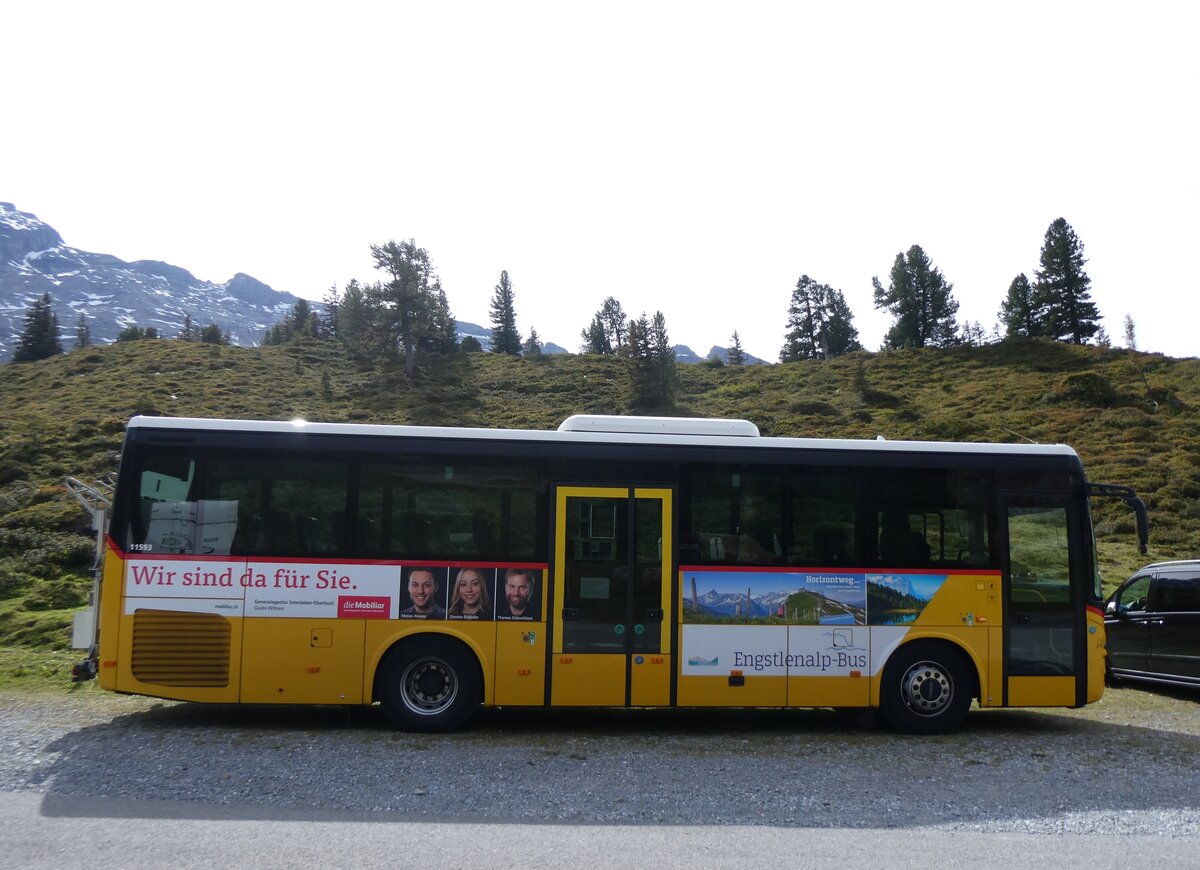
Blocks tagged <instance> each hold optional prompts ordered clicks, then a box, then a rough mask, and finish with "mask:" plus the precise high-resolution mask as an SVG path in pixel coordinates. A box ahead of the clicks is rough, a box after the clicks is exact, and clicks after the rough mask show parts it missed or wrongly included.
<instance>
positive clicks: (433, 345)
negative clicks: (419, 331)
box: [420, 279, 458, 354]
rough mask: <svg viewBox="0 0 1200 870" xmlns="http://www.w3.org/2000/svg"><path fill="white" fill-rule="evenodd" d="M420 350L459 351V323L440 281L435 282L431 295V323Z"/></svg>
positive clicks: (430, 351)
mask: <svg viewBox="0 0 1200 870" xmlns="http://www.w3.org/2000/svg"><path fill="white" fill-rule="evenodd" d="M420 348H421V350H423V351H426V352H428V353H440V354H447V353H454V352H455V351H456V350H458V321H457V320H455V319H454V315H453V314H452V313H451V312H450V301H449V300H448V299H447V298H446V291H445V290H443V289H442V282H441V280H440V279H438V280H435V281H434V284H433V287H432V288H431V294H430V305H429V321H428V323H427V324H426V325H425V334H424V335H423V336H422V338H421V342H420Z"/></svg>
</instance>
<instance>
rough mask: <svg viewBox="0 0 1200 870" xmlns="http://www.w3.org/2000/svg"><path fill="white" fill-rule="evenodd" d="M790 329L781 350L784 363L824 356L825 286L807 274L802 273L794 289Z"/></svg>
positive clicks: (789, 318)
mask: <svg viewBox="0 0 1200 870" xmlns="http://www.w3.org/2000/svg"><path fill="white" fill-rule="evenodd" d="M787 329H788V331H787V335H786V336H785V338H784V343H783V349H782V350H781V351H779V361H780V362H795V361H796V360H802V359H820V358H821V357H822V353H821V344H820V340H821V339H820V332H821V285H820V284H818V283H817V282H816V281H814V280H813V279H812V278H810V277H808V276H807V275H801V276H800V278H799V280H798V281H796V289H795V290H793V291H792V300H791V302H790V303H789V305H788V320H787Z"/></svg>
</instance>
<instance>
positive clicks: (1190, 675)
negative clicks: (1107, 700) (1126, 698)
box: [1104, 560, 1200, 688]
mask: <svg viewBox="0 0 1200 870" xmlns="http://www.w3.org/2000/svg"><path fill="white" fill-rule="evenodd" d="M1104 628H1105V631H1106V632H1107V633H1108V660H1107V663H1106V668H1107V671H1108V676H1109V679H1110V680H1146V681H1149V682H1153V683H1167V684H1170V685H1176V686H1195V687H1196V688H1200V560H1189V561H1185V562H1157V563H1155V564H1153V565H1147V566H1146V567H1145V568H1143V569H1142V570H1140V571H1138V572H1137V573H1136V574H1134V575H1133V576H1132V577H1130V578H1129V579H1128V580H1126V581H1125V582H1124V583H1123V584H1122V585H1121V588H1119V589H1118V590H1117V591H1116V592H1114V593H1113V594H1112V597H1111V598H1109V599H1108V603H1107V604H1106V605H1105V607H1104Z"/></svg>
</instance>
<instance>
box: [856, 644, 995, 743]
mask: <svg viewBox="0 0 1200 870" xmlns="http://www.w3.org/2000/svg"><path fill="white" fill-rule="evenodd" d="M972 685H973V684H972V682H971V677H970V672H969V671H968V669H967V662H966V660H965V659H964V658H963V656H962V653H960V652H958V651H957V650H955V649H954V648H953V647H951V646H949V645H947V644H942V643H929V642H922V641H917V642H916V643H911V644H905V645H904V646H902V647H900V649H898V650H897V651H896V652H895V653H894V654H893V655H892V657H891V659H890V660H889V661H888V663H887V666H886V667H884V669H883V680H882V682H881V684H880V687H879V692H880V696H879V706H880V709H881V710H882V711H883V717H884V719H886V720H887V722H888V724H889V725H891V726H892V727H893V728H895V729H896V730H897V731H900V732H903V733H905V734H945V733H946V732H948V731H953V730H954V729H955V728H957V727H958V726H959V725H961V724H962V721H963V719H964V718H966V715H967V710H968V709H969V708H970V706H971V693H972Z"/></svg>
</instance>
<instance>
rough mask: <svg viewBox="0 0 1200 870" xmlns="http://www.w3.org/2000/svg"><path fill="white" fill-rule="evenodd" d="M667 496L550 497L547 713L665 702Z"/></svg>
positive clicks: (567, 489)
mask: <svg viewBox="0 0 1200 870" xmlns="http://www.w3.org/2000/svg"><path fill="white" fill-rule="evenodd" d="M672 495H673V493H672V491H671V490H670V489H659V488H650V487H636V486H629V487H582V486H560V487H557V488H556V490H555V502H554V503H555V542H554V554H555V558H554V577H553V584H554V597H553V601H554V612H553V614H552V617H551V618H552V620H553V625H554V634H553V637H554V642H553V647H552V653H551V691H550V698H551V703H552V704H553V705H555V706H587V707H593V706H595V707H624V706H633V707H660V706H667V705H669V704H670V701H671V667H672V663H671V656H670V650H671V640H672V638H671V634H672V630H673V625H674V621H673V620H672V619H671V613H672V612H671V595H672V584H671V579H672V578H671V574H672V570H673V565H672V562H673V560H672V554H673V552H674V542H673V541H672V539H671V535H672V528H673V523H672V522H671V517H672Z"/></svg>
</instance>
